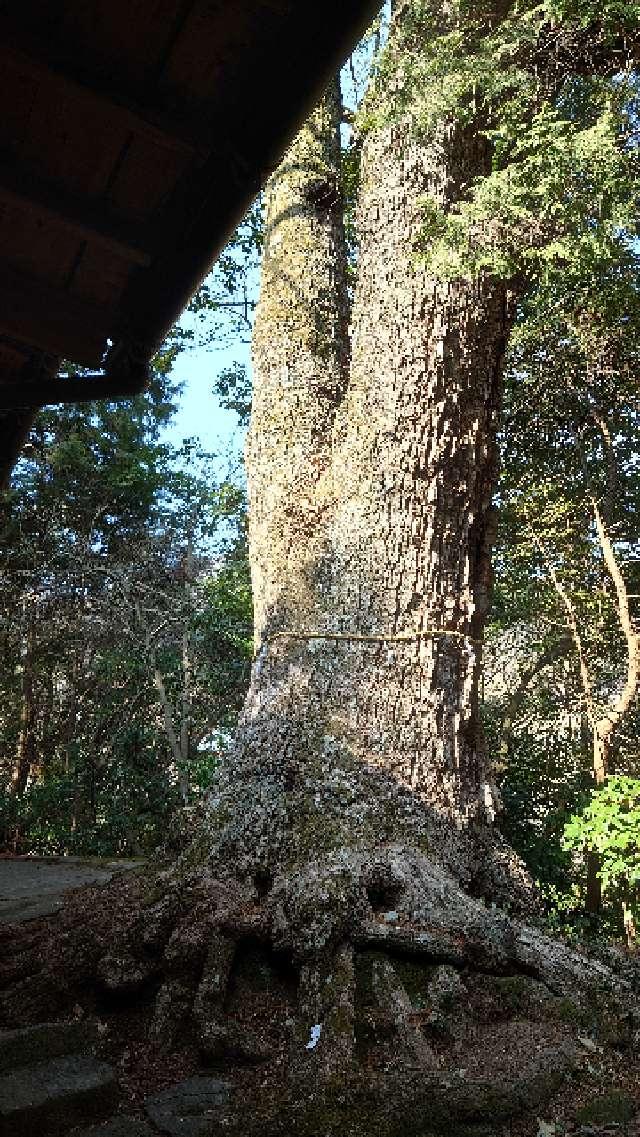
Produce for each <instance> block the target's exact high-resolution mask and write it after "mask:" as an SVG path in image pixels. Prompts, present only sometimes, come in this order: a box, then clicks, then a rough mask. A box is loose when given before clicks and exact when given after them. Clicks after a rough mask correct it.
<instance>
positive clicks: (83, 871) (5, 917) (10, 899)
mask: <svg viewBox="0 0 640 1137" xmlns="http://www.w3.org/2000/svg"><path fill="white" fill-rule="evenodd" d="M143 863H144V862H143V861H142V860H114V859H104V858H100V857H86V858H84V857H6V858H5V857H0V924H20V923H24V922H25V921H26V920H34V919H36V917H38V916H50V915H52V914H53V913H54V912H57V911H58V910H59V909H60V908H61V907H62V905H63V903H64V896H65V893H66V892H68V891H69V890H70V889H72V888H81V887H82V886H83V885H87V884H104V883H106V881H108V880H111V878H112V876H114V875H115V874H116V873H117V872H125V871H130V870H131V869H135V868H138V867H139V866H140V865H141V864H143Z"/></svg>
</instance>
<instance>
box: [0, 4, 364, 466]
mask: <svg viewBox="0 0 640 1137" xmlns="http://www.w3.org/2000/svg"><path fill="white" fill-rule="evenodd" d="M376 8H377V4H376V3H371V0H322V3H318V2H317V0H315V2H314V0H19V2H16V0H5V2H4V3H0V99H1V101H2V108H3V110H2V115H1V116H0V448H1V455H2V457H1V459H0V466H4V467H6V466H7V464H8V463H9V462H10V461H12V460H13V459H14V457H15V453H16V452H17V450H18V449H19V445H20V442H21V440H22V437H23V435H24V431H25V429H26V428H27V426H28V421H29V415H28V414H25V410H24V408H26V407H33V406H37V405H40V404H44V403H52V402H58V401H62V399H80V398H86V397H88V394H89V391H90V392H91V395H92V397H117V396H121V395H124V394H126V393H128V392H130V393H133V392H134V391H135V390H136V389H139V388H140V385H141V384H142V383H143V382H144V377H145V373H146V363H147V361H148V360H149V358H150V357H151V356H152V355H153V353H154V351H155V350H156V349H157V347H158V346H159V344H160V343H161V341H162V339H163V337H164V336H165V335H166V333H167V331H168V329H169V328H170V327H171V325H172V323H173V322H174V321H175V320H176V319H177V317H178V315H179V314H180V312H181V311H182V309H183V308H184V306H185V305H186V304H187V302H188V300H189V298H190V297H191V295H192V294H193V292H194V291H195V289H196V287H197V285H198V283H199V282H200V280H201V279H202V278H203V277H204V276H205V275H206V273H207V272H208V270H209V269H210V267H211V265H212V263H213V261H214V259H215V257H216V256H217V254H218V252H219V251H220V248H221V246H222V245H223V244H224V241H225V239H226V238H227V237H228V235H229V233H230V232H231V231H232V230H233V228H234V226H235V225H236V224H237V222H238V221H239V220H240V218H241V217H242V215H243V214H244V212H245V211H246V209H247V208H248V206H249V204H250V202H251V200H252V199H253V198H254V196H255V195H256V193H257V192H258V190H259V188H260V186H261V185H262V184H263V183H264V181H265V179H266V178H267V177H268V175H269V173H270V172H271V171H272V170H273V168H274V166H275V165H276V164H277V162H278V161H279V159H280V157H281V155H282V153H283V150H284V149H285V147H286V145H287V143H288V141H289V140H290V139H291V137H292V136H293V134H294V133H295V131H296V129H297V128H298V126H299V125H300V123H301V122H302V121H303V119H304V117H305V115H306V113H307V112H308V110H309V109H310V107H311V106H312V105H313V103H314V101H315V100H316V99H317V97H318V95H319V93H320V91H321V90H322V86H323V85H324V83H326V81H327V80H328V79H329V78H330V76H331V74H332V72H333V71H334V70H335V69H337V67H338V66H339V64H340V62H341V60H342V58H343V57H344V55H345V54H346V53H347V52H348V50H349V49H350V47H351V46H352V44H353V42H354V40H355V39H356V37H357V35H358V34H359V32H360V31H362V29H363V27H364V25H365V23H366V21H367V19H368V18H369V17H371V16H372V15H373V14H374V12H375V10H376ZM61 359H65V360H70V361H72V362H74V363H76V364H79V365H81V366H82V367H84V368H89V369H90V370H91V371H92V372H95V375H94V377H93V378H85V379H80V380H76V381H75V382H74V383H71V382H70V381H69V380H68V379H62V378H58V377H57V372H58V367H59V361H60V360H61Z"/></svg>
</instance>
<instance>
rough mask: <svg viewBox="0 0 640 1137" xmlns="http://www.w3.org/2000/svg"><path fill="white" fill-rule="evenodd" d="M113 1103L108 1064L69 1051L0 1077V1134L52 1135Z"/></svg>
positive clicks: (85, 1120)
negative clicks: (61, 1055)
mask: <svg viewBox="0 0 640 1137" xmlns="http://www.w3.org/2000/svg"><path fill="white" fill-rule="evenodd" d="M116 1101H117V1086H116V1081H115V1075H114V1072H113V1069H112V1067H111V1066H109V1065H107V1063H106V1062H99V1061H97V1060H96V1059H95V1058H90V1057H85V1056H80V1055H72V1056H71V1057H65V1058H54V1059H52V1060H51V1061H49V1062H36V1063H34V1064H33V1065H31V1066H24V1067H22V1068H21V1069H19V1070H14V1071H13V1072H12V1073H10V1074H4V1075H2V1077H0V1137H41V1135H44V1134H46V1137H58V1134H62V1133H66V1132H68V1131H69V1129H70V1128H71V1127H72V1126H73V1125H80V1124H83V1123H84V1124H86V1123H88V1122H90V1121H96V1120H98V1119H99V1118H100V1117H105V1116H107V1115H108V1114H109V1113H111V1112H112V1111H113V1109H114V1108H115V1105H116Z"/></svg>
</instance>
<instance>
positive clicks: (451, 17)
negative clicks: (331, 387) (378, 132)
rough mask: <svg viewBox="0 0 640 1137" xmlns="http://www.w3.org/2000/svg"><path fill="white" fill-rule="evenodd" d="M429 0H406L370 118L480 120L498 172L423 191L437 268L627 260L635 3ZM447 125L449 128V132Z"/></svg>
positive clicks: (502, 270)
mask: <svg viewBox="0 0 640 1137" xmlns="http://www.w3.org/2000/svg"><path fill="white" fill-rule="evenodd" d="M446 12H447V15H446V17H445V16H444V15H443V12H442V9H441V7H440V6H438V5H435V4H433V3H431V2H430V0H412V2H408V3H405V4H402V5H400V8H399V20H400V29H399V33H398V34H396V35H395V36H393V37H392V38H391V41H390V44H389V46H388V48H387V50H386V52H384V53H383V55H382V58H381V61H380V63H379V66H378V80H377V85H376V91H375V95H374V96H373V97H372V98H370V99H369V100H368V101H367V102H366V103H365V106H364V108H363V112H362V124H363V127H364V128H367V127H369V128H370V127H375V126H379V125H380V124H381V123H384V122H389V121H393V120H394V119H397V118H399V117H406V118H409V119H410V120H411V122H412V124H413V129H414V131H415V132H416V133H417V134H418V135H419V136H423V137H429V138H440V144H441V145H446V143H445V141H444V138H445V136H446V131H447V130H448V131H451V130H452V129H455V130H456V131H458V132H459V131H464V130H471V129H472V130H473V131H474V132H475V137H476V145H477V144H478V142H477V140H478V139H480V138H484V139H485V142H486V172H485V175H484V176H482V177H480V178H478V179H477V180H475V181H472V182H469V181H465V174H464V171H461V172H460V173H459V174H457V175H456V176H457V177H458V178H459V179H460V184H459V195H458V200H457V203H455V204H454V206H453V207H452V208H450V207H449V206H447V208H446V210H444V209H442V208H441V206H440V204H439V203H438V202H437V200H436V199H435V198H432V199H430V200H428V201H425V202H424V210H425V222H424V231H423V234H422V238H421V241H420V243H419V244H420V247H421V249H422V251H423V254H424V257H425V259H426V261H427V263H428V265H429V266H430V267H431V269H432V270H433V271H434V272H435V273H437V274H438V275H441V276H445V277H455V276H460V275H467V274H474V273H478V272H480V271H489V272H492V273H495V274H496V275H499V276H501V277H504V278H514V277H516V276H518V277H522V278H524V279H526V280H528V281H531V280H534V279H541V278H546V279H551V278H558V277H561V275H562V273H563V271H564V270H565V268H566V267H567V266H572V265H575V264H578V265H580V266H581V268H582V270H583V272H586V271H588V270H589V269H590V268H591V267H593V265H594V264H599V265H601V264H602V263H603V262H604V261H607V260H609V261H614V262H617V261H618V260H619V259H620V257H621V256H623V254H624V252H625V250H626V249H628V242H629V239H630V237H633V236H634V235H635V234H636V232H637V207H636V206H637V190H636V186H637V176H638V148H637V119H638V80H637V75H636V73H635V71H634V70H633V68H634V66H635V64H636V63H637V59H638V55H639V54H640V52H639V44H640V21H639V15H638V8H637V5H636V4H632V3H627V2H624V0H622V2H617V0H612V2H611V3H603V4H601V5H600V4H598V5H596V4H589V3H582V2H578V0H576V2H573V0H572V2H566V3H565V2H563V0H562V2H559V0H544V2H542V3H537V2H531V0H524V2H522V0H519V2H515V3H514V2H512V3H510V4H508V5H507V6H506V7H505V6H497V5H494V4H489V3H485V4H483V5H477V4H468V3H466V2H459V3H457V4H453V5H449V6H447V9H446ZM443 130H444V131H445V135H443V134H442V132H443Z"/></svg>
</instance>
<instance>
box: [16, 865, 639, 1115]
mask: <svg viewBox="0 0 640 1137" xmlns="http://www.w3.org/2000/svg"><path fill="white" fill-rule="evenodd" d="M20 936H22V939H23V942H22V944H21V943H20V939H19V937H20ZM46 937H48V947H47V952H46V956H45V957H44V961H43V955H42V952H43V938H46ZM1 979H2V983H3V986H4V992H3V995H2V1002H1V1009H2V1016H3V1020H4V1021H3V1025H4V1026H7V1027H14V1026H16V1025H21V1024H22V1023H24V1022H27V1021H36V1020H38V1019H44V1018H50V1017H51V1016H52V1014H56V1015H62V1014H64V1013H68V1012H69V1011H70V1009H71V1008H72V1007H73V1006H74V1004H76V1003H77V1002H81V1003H82V1002H84V1003H85V1004H88V1005H89V1006H90V1007H91V1009H96V1008H97V1009H99V1011H100V1013H101V1015H102V1016H105V1014H106V1017H107V1020H108V1018H109V1013H110V1012H114V1014H115V1016H116V1017H117V1013H118V1009H120V1010H121V1009H122V1008H123V1007H125V1006H126V1007H129V1008H131V1007H132V1006H135V1007H137V1008H138V1010H139V1013H140V1014H142V1015H145V1014H146V1015H147V1016H148V1032H147V1036H148V1038H149V1039H150V1045H151V1046H153V1047H155V1049H156V1051H157V1052H160V1051H164V1052H165V1053H171V1052H172V1051H175V1050H180V1049H184V1047H185V1045H186V1046H188V1047H191V1048H192V1053H193V1054H194V1055H195V1054H198V1055H199V1060H200V1062H201V1063H202V1064H204V1065H205V1066H209V1067H216V1068H219V1067H223V1068H224V1070H225V1072H226V1076H228V1077H229V1079H230V1080H231V1081H232V1082H233V1083H234V1084H235V1085H236V1087H237V1092H236V1093H235V1095H232V1098H231V1104H230V1106H229V1108H228V1113H227V1115H226V1117H225V1118H224V1129H223V1130H222V1131H224V1132H225V1133H230V1134H236V1133H237V1134H240V1132H242V1133H243V1134H247V1133H254V1132H255V1133H256V1134H258V1133H260V1134H265V1133H273V1134H279V1133H283V1134H284V1133H299V1134H300V1135H301V1137H303V1135H306V1134H309V1135H311V1134H317V1133H322V1134H324V1135H329V1134H335V1135H336V1137H338V1134H339V1135H340V1137H359V1135H360V1134H362V1135H363V1137H364V1134H367V1135H370V1134H372V1133H375V1134H376V1137H396V1135H398V1137H399V1135H400V1134H403V1135H408V1134H416V1135H418V1134H420V1135H424V1134H429V1133H460V1134H462V1133H466V1134H469V1137H471V1135H472V1134H474V1133H475V1134H479V1133H480V1132H483V1130H482V1128H481V1127H482V1126H485V1127H486V1126H490V1127H492V1128H493V1129H495V1127H496V1126H499V1125H501V1124H503V1123H504V1122H506V1121H507V1120H508V1119H509V1118H510V1117H513V1116H514V1115H517V1114H520V1113H522V1112H527V1111H529V1110H531V1111H535V1110H539V1109H540V1107H541V1105H542V1103H544V1102H545V1101H546V1100H547V1099H548V1098H549V1097H550V1096H551V1095H552V1094H553V1093H554V1092H555V1090H556V1089H557V1088H558V1086H559V1085H560V1083H561V1082H562V1080H563V1078H564V1076H565V1075H566V1073H567V1071H568V1070H570V1069H571V1068H572V1066H573V1065H575V1063H576V1062H578V1060H579V1054H580V1042H579V1036H580V1034H583V1035H584V1033H585V1031H587V1032H588V1031H590V1030H592V1029H600V1030H604V1031H609V1032H610V1033H611V1032H612V1031H614V1032H616V1038H615V1041H617V1043H618V1044H620V1045H626V1046H633V1044H634V1040H635V1041H637V1030H638V1024H639V1022H640V1018H639V1017H638V1011H637V1002H636V994H635V992H634V984H635V977H634V968H633V966H632V965H631V964H629V963H627V964H625V963H623V962H622V961H619V963H618V965H617V966H616V964H615V961H613V960H612V962H611V964H610V965H606V964H604V963H603V962H601V961H599V960H596V959H594V958H591V957H588V956H586V955H583V954H581V953H579V952H576V951H574V950H572V949H570V948H569V947H567V946H566V945H565V944H564V943H562V942H560V941H556V940H552V939H550V938H549V937H547V936H545V935H543V934H542V933H541V932H540V931H538V930H537V929H535V928H533V927H529V926H527V925H525V924H523V923H520V922H519V921H516V920H514V919H512V918H509V917H508V916H507V915H505V914H504V913H503V912H500V911H498V910H495V909H492V908H488V907H486V906H485V904H484V903H482V902H480V901H477V900H474V899H472V898H470V897H469V896H467V895H466V894H465V893H464V892H463V891H462V890H461V888H460V886H459V885H458V884H457V882H456V881H455V880H454V878H453V877H451V876H450V875H449V874H448V873H446V872H445V871H444V870H442V869H440V868H439V867H437V866H436V865H434V864H433V863H432V862H431V861H429V859H428V858H427V857H426V856H425V855H424V854H422V853H419V852H417V851H416V850H414V849H410V848H406V847H401V846H389V847H387V848H385V849H382V850H380V849H377V850H376V851H375V852H373V851H366V850H365V851H362V850H356V851H354V850H347V851H344V852H342V853H340V855H337V856H336V857H335V858H334V859H333V860H328V861H326V862H325V863H324V864H323V865H319V864H307V865H302V866H299V867H298V868H297V869H296V870H292V871H289V872H286V873H285V872H281V873H279V874H276V875H275V876H274V879H273V880H271V879H269V878H268V877H267V876H266V874H264V875H261V876H260V877H259V878H256V879H254V880H253V881H251V882H240V881H237V880H233V879H220V878H219V877H214V876H213V875H211V874H210V873H209V872H207V871H205V870H200V871H191V872H188V873H187V872H185V871H184V870H183V871H179V870H178V869H177V868H176V869H174V870H171V871H169V872H165V873H160V874H156V875H155V876H154V877H153V878H152V879H151V878H149V877H142V876H141V877H139V878H138V879H137V880H131V879H128V880H120V881H118V882H112V884H111V885H108V886H107V887H106V888H103V889H99V890H98V889H94V890H89V891H87V890H85V891H84V892H83V893H82V894H79V895H78V896H76V897H75V898H74V899H73V900H72V901H71V902H70V903H69V904H68V905H67V907H66V909H65V911H64V913H63V915H62V917H61V918H59V920H58V921H57V922H56V923H50V924H48V925H47V924H46V923H41V924H40V925H31V926H29V925H27V926H25V928H24V929H22V930H21V931H20V930H17V931H16V941H15V947H14V953H13V958H12V960H11V962H10V963H9V964H6V965H4V974H3V975H2V976H1ZM145 1030H146V1028H145ZM221 1124H222V1120H221Z"/></svg>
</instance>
